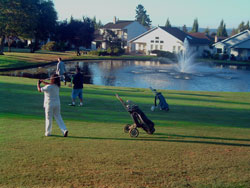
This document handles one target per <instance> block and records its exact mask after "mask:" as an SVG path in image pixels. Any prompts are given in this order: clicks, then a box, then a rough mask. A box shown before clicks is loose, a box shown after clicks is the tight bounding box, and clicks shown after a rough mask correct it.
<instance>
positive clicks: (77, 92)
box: [69, 67, 83, 106]
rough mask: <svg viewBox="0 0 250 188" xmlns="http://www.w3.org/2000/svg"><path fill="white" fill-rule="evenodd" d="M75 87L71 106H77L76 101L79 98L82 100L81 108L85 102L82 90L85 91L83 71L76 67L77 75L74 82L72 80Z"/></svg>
mask: <svg viewBox="0 0 250 188" xmlns="http://www.w3.org/2000/svg"><path fill="white" fill-rule="evenodd" d="M72 82H73V84H74V86H73V90H72V95H71V98H72V103H70V104H69V105H70V106H75V105H76V103H75V100H76V97H78V98H79V100H80V104H79V106H83V102H82V89H83V75H82V74H81V69H80V67H76V74H75V75H74V76H73V80H72Z"/></svg>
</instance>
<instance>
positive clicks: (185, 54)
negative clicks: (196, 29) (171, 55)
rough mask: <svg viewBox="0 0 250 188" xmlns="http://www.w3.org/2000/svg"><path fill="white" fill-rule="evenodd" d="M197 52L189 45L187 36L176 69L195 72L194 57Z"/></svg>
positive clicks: (182, 71)
mask: <svg viewBox="0 0 250 188" xmlns="http://www.w3.org/2000/svg"><path fill="white" fill-rule="evenodd" d="M195 56H196V53H195V52H194V50H193V49H192V48H190V46H189V42H188V39H187V38H185V40H184V45H183V50H182V51H181V52H179V53H178V54H177V60H178V62H177V64H176V71H177V72H180V73H193V72H194V65H195V63H194V58H195Z"/></svg>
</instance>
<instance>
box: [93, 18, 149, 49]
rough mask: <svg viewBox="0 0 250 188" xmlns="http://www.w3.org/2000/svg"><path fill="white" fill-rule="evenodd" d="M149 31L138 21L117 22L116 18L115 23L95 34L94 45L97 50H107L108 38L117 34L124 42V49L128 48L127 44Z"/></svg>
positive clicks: (105, 26) (107, 25)
mask: <svg viewBox="0 0 250 188" xmlns="http://www.w3.org/2000/svg"><path fill="white" fill-rule="evenodd" d="M146 31H147V28H146V27H144V26H143V25H141V24H140V23H138V22H137V21H134V20H133V21H129V20H117V18H116V17H114V20H113V22H110V23H108V24H106V25H104V26H103V27H102V28H100V29H99V30H98V31H96V32H95V40H94V44H95V46H96V48H102V49H107V48H108V41H107V36H108V35H112V34H115V36H116V37H117V38H118V39H120V40H122V42H123V46H122V47H123V48H125V49H126V48H127V42H128V41H129V40H131V39H132V38H135V37H137V36H139V35H140V34H142V33H144V32H146Z"/></svg>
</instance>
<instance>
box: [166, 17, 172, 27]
mask: <svg viewBox="0 0 250 188" xmlns="http://www.w3.org/2000/svg"><path fill="white" fill-rule="evenodd" d="M165 27H171V23H170V20H169V18H168V19H167V21H166V24H165Z"/></svg>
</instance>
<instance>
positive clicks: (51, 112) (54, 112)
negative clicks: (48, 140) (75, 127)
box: [45, 105, 67, 136]
mask: <svg viewBox="0 0 250 188" xmlns="http://www.w3.org/2000/svg"><path fill="white" fill-rule="evenodd" d="M53 116H54V118H55V120H56V122H57V124H58V126H59V128H60V129H61V131H62V133H63V134H64V132H65V131H66V130H67V128H66V126H65V124H64V122H63V119H62V116H61V112H60V105H56V106H46V107H45V136H49V135H51V132H52V120H53Z"/></svg>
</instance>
